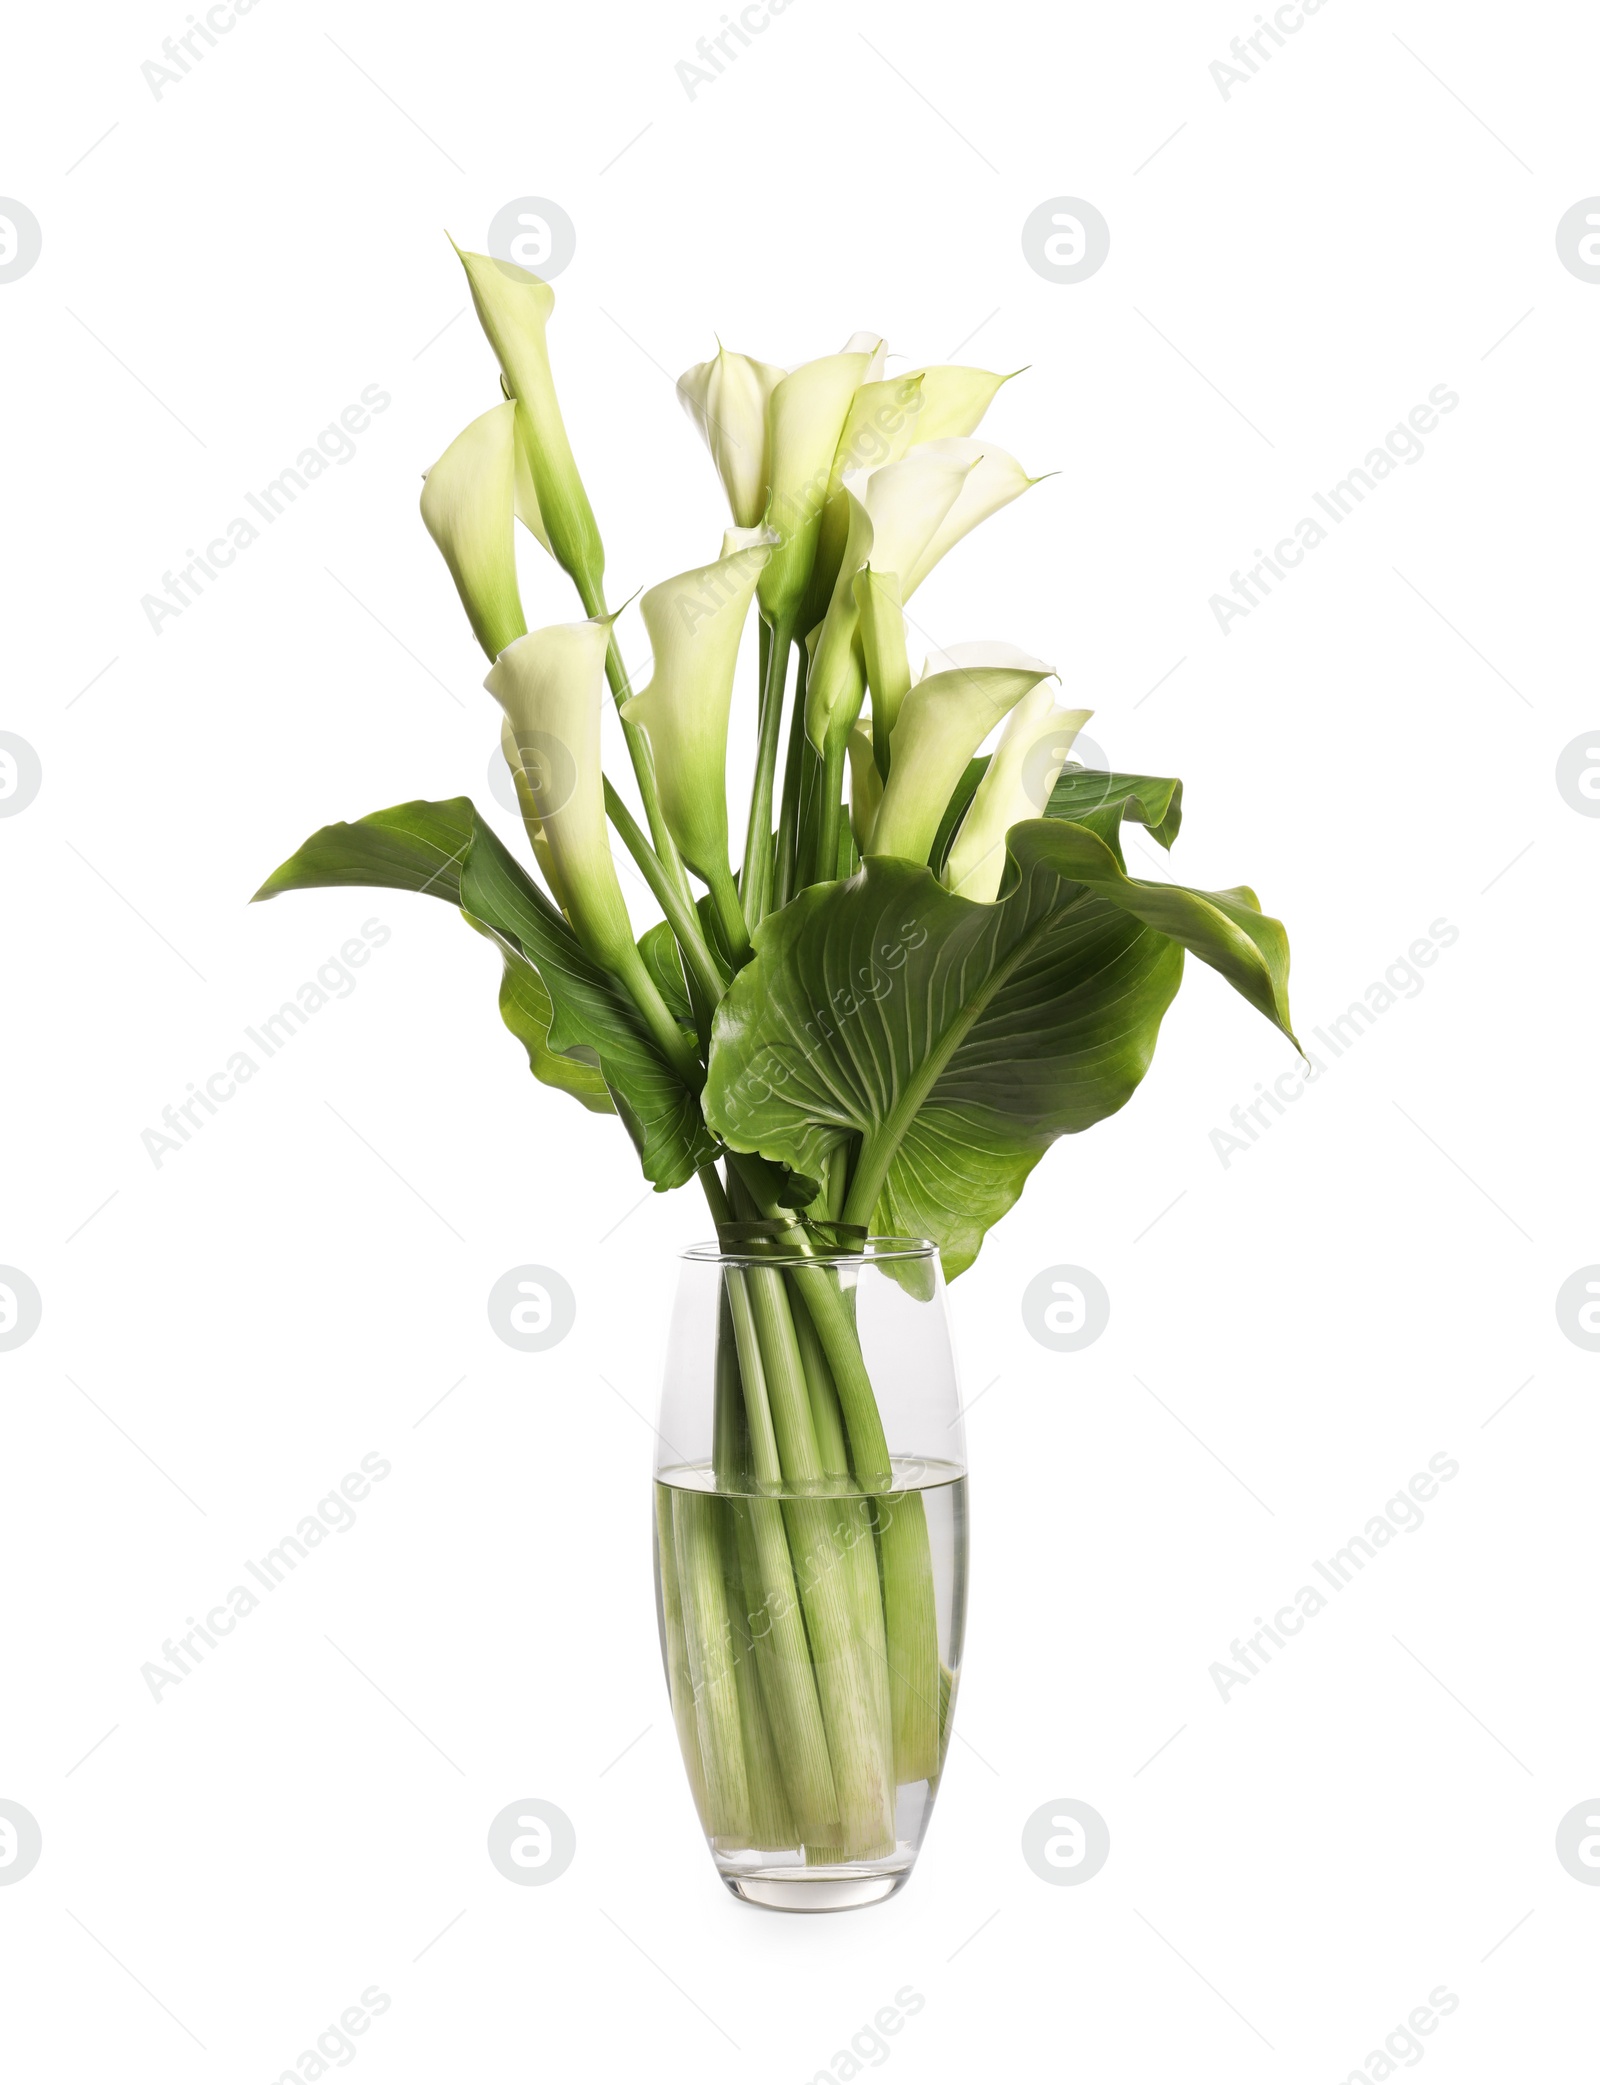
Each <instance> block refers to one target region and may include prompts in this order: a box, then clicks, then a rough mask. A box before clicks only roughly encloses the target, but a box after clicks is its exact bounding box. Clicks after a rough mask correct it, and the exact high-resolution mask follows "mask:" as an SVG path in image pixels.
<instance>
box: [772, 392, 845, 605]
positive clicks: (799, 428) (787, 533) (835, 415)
mask: <svg viewBox="0 0 1600 2085" xmlns="http://www.w3.org/2000/svg"><path fill="white" fill-rule="evenodd" d="M870 359H871V358H870V356H868V355H866V354H863V353H852V354H845V355H824V356H823V357H822V358H821V359H820V360H819V361H816V362H805V363H802V364H801V366H800V367H799V368H798V369H796V370H794V371H793V372H792V373H791V374H790V375H788V376H786V377H785V378H784V379H783V381H782V383H781V384H779V385H778V386H777V387H776V389H775V390H774V391H773V393H772V396H771V398H770V399H769V400H768V403H767V420H768V429H769V435H770V441H771V458H772V464H771V468H772V493H771V497H770V499H769V500H768V502H767V515H766V519H767V525H768V527H769V528H772V529H774V530H776V532H777V535H778V547H777V548H776V549H775V550H774V551H773V553H772V558H771V561H770V562H769V563H768V565H767V569H766V570H765V571H764V572H763V573H762V575H761V585H760V589H759V591H760V597H761V612H762V614H763V615H764V616H765V617H766V619H767V621H768V622H769V623H771V624H773V626H774V627H775V628H782V627H788V628H792V627H793V625H794V621H795V618H796V617H797V616H798V614H799V611H800V607H801V604H802V603H803V601H804V600H805V596H806V589H807V587H808V586H809V584H810V580H811V568H812V565H813V563H814V562H815V560H816V555H817V537H818V534H819V531H820V529H821V524H822V510H823V508H824V507H825V506H826V504H827V500H828V495H829V492H830V490H831V489H832V486H833V458H834V452H835V450H836V449H837V448H838V446H839V435H840V431H841V430H842V428H843V426H844V422H845V416H846V414H847V413H848V412H849V410H850V401H851V399H852V398H853V397H854V395H855V391H856V387H857V386H858V385H859V384H860V382H861V379H862V376H863V375H864V373H865V371H866V368H867V364H868V362H869V361H870Z"/></svg>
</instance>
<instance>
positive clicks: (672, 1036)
mask: <svg viewBox="0 0 1600 2085" xmlns="http://www.w3.org/2000/svg"><path fill="white" fill-rule="evenodd" d="M613 967H614V968H615V971H616V975H617V976H618V977H619V978H620V979H621V981H622V983H623V984H624V985H625V986H626V987H627V990H628V995H629V997H630V998H631V999H632V1000H633V1003H634V1005H635V1006H636V1007H638V1009H639V1012H640V1014H641V1015H642V1016H643V1018H644V1024H645V1026H646V1027H647V1028H648V1029H649V1031H650V1033H651V1036H652V1037H653V1038H654V1040H655V1044H656V1047H657V1048H658V1049H659V1050H660V1052H661V1054H662V1056H663V1057H665V1058H666V1060H667V1062H668V1063H669V1064H670V1065H671V1066H672V1068H673V1070H674V1071H675V1072H676V1073H677V1074H678V1077H679V1078H680V1079H682V1081H683V1083H684V1084H685V1085H686V1086H687V1087H688V1088H689V1090H690V1092H691V1093H698V1092H699V1091H700V1089H701V1087H702V1086H704V1084H705V1082H706V1072H705V1066H704V1065H703V1064H702V1063H701V1062H700V1059H699V1056H698V1054H697V1053H696V1051H695V1047H694V1044H693V1043H691V1042H690V1040H689V1038H688V1036H686V1035H685V1034H684V1032H683V1030H682V1029H681V1028H680V1027H679V1026H678V1024H677V1022H676V1020H674V1018H673V1015H672V1010H671V1008H670V1007H669V1006H668V1005H667V1002H666V1001H665V1000H664V999H663V998H662V996H661V992H660V989H659V987H658V986H657V984H656V981H655V979H654V978H653V977H652V976H651V975H650V973H649V971H648V970H647V969H646V968H645V964H644V957H643V956H641V955H640V953H639V951H638V950H637V949H636V948H633V947H629V948H627V949H625V950H623V951H622V953H621V954H620V956H619V958H618V960H617V962H616V964H615V965H614V966H613Z"/></svg>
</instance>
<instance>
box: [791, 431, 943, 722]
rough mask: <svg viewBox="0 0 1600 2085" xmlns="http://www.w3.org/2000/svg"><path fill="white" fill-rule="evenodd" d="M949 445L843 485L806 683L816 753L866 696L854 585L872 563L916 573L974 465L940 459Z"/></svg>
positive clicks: (876, 567) (919, 450) (852, 718)
mask: <svg viewBox="0 0 1600 2085" xmlns="http://www.w3.org/2000/svg"><path fill="white" fill-rule="evenodd" d="M948 446H949V445H948V444H939V443H934V444H931V445H929V446H928V447H926V448H917V449H913V450H912V451H911V452H910V454H909V455H908V456H905V457H904V458H902V459H901V461H900V462H898V463H890V464H885V465H884V467H883V468H882V469H881V470H876V471H873V472H871V473H870V475H865V476H858V477H857V478H856V479H855V481H854V483H855V486H856V487H857V488H859V492H860V497H859V498H857V496H856V491H855V490H852V488H851V486H850V485H849V484H846V485H845V486H844V487H843V488H842V489H841V492H840V494H839V497H840V498H841V499H843V501H844V502H845V509H846V517H847V518H846V533H845V541H844V545H843V549H842V552H841V554H840V561H839V570H838V574H837V577H836V578H835V581H834V586H833V593H832V597H831V599H830V600H829V603H828V612H827V615H826V617H825V618H824V620H823V624H822V632H821V635H820V636H819V637H818V639H817V645H816V651H815V654H814V656H813V658H812V663H811V673H810V676H809V678H808V679H807V682H806V736H807V737H808V738H809V739H810V740H811V743H812V744H813V745H814V746H815V747H816V748H817V750H818V751H819V752H822V751H825V750H826V744H825V739H826V736H827V735H829V733H830V730H831V732H832V734H833V735H835V736H842V734H843V733H847V732H848V731H849V729H850V727H851V726H852V725H853V724H854V723H855V720H856V715H857V712H858V711H859V710H860V707H861V697H862V693H863V691H864V680H863V671H864V659H863V654H862V652H861V651H860V649H859V648H858V646H857V631H858V627H859V623H860V606H859V603H858V601H857V599H856V593H855V578H856V574H857V573H858V572H860V571H861V570H862V569H863V567H865V566H866V565H867V564H868V563H869V562H870V564H871V566H872V569H873V571H874V572H881V573H884V574H890V575H893V574H898V573H900V572H903V571H911V570H913V569H914V568H915V567H916V565H917V562H918V560H919V559H920V558H921V557H922V556H923V554H924V552H925V551H926V549H927V547H928V544H929V543H930V542H931V541H932V539H933V536H934V534H935V532H936V531H937V530H938V528H939V526H940V524H941V523H942V522H943V521H944V519H945V517H946V515H947V514H948V513H949V512H950V509H951V508H952V507H953V506H954V505H955V502H956V500H957V498H958V497H959V496H960V492H961V487H962V484H963V482H964V480H965V479H966V477H967V475H968V473H969V472H970V471H971V470H972V468H973V464H972V463H971V462H969V461H966V460H963V459H956V458H952V457H949V456H947V455H944V454H943V453H941V452H942V451H943V449H944V448H946V447H948Z"/></svg>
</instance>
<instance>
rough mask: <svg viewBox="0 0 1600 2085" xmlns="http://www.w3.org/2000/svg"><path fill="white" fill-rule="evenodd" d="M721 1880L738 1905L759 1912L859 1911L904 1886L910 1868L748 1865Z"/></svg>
mask: <svg viewBox="0 0 1600 2085" xmlns="http://www.w3.org/2000/svg"><path fill="white" fill-rule="evenodd" d="M722 1879H723V1881H724V1882H725V1883H726V1884H727V1886H728V1888H729V1890H730V1891H731V1892H732V1894H733V1895H734V1896H735V1897H737V1898H738V1900H739V1902H740V1903H741V1904H754V1905H755V1906H756V1907H757V1909H758V1910H761V1911H859V1910H861V1909H862V1907H863V1906H865V1905H868V1904H882V1903H883V1902H884V1901H885V1899H886V1898H889V1897H892V1896H893V1895H894V1894H895V1892H896V1891H897V1890H902V1889H904V1888H905V1886H906V1884H907V1883H908V1882H909V1881H910V1880H911V1869H910V1867H909V1866H907V1867H904V1868H896V1869H893V1870H890V1871H887V1872H886V1871H884V1870H882V1869H868V1870H866V1871H865V1872H863V1871H862V1870H860V1869H851V1868H812V1869H805V1868H782V1869H768V1870H766V1871H765V1872H763V1871H761V1870H760V1869H748V1868H747V1869H745V1870H743V1871H742V1872H740V1873H737V1874H729V1873H726V1872H725V1873H724V1874H723V1877H722Z"/></svg>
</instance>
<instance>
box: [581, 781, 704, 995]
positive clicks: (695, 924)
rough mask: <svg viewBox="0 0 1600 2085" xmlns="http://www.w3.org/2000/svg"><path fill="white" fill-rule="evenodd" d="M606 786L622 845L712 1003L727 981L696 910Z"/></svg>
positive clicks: (608, 807) (609, 812)
mask: <svg viewBox="0 0 1600 2085" xmlns="http://www.w3.org/2000/svg"><path fill="white" fill-rule="evenodd" d="M605 789H606V816H607V817H608V818H609V819H610V820H611V823H612V824H613V825H614V826H615V827H616V829H617V833H618V836H619V837H620V839H621V841H622V844H623V846H624V847H626V848H627V850H628V852H629V853H630V854H631V855H632V856H633V858H634V860H635V861H636V862H637V863H638V865H639V873H640V875H641V876H643V878H644V880H645V882H646V883H648V884H649V886H650V895H651V896H652V897H653V898H654V899H655V901H656V903H657V904H658V905H659V906H660V907H661V910H662V911H663V912H664V913H665V914H666V916H667V921H668V924H669V925H670V926H671V928H672V931H673V934H674V936H675V938H676V940H677V943H678V946H679V948H681V949H682V951H683V958H684V961H685V962H686V963H687V964H688V965H689V967H690V969H691V971H692V973H693V976H694V980H695V982H696V984H698V986H699V988H700V991H701V994H702V996H703V997H705V998H706V999H707V1000H709V1002H710V1003H711V1005H712V1006H715V1005H716V1004H717V1002H718V1001H719V1000H720V999H721V997H722V995H723V993H724V992H725V991H726V990H727V988H728V986H727V980H726V978H724V976H723V975H722V972H721V971H720V970H719V969H718V967H717V959H716V957H715V956H714V955H713V954H712V953H711V944H710V943H709V942H708V941H707V940H706V937H705V930H704V929H703V928H702V927H701V925H700V915H699V913H698V912H696V911H695V909H694V906H693V905H692V904H691V903H690V902H689V900H688V899H687V898H685V897H684V895H683V893H682V892H681V891H680V890H679V889H678V887H677V885H676V884H675V883H674V882H673V881H672V879H671V877H669V876H668V874H667V872H666V870H665V869H664V868H663V867H662V864H661V859H660V857H659V855H657V854H656V852H655V850H654V849H653V848H652V847H651V845H650V842H649V841H648V840H647V839H646V838H645V836H644V834H643V833H642V832H641V831H640V830H639V821H638V820H637V819H636V818H635V817H634V815H633V813H632V812H631V811H630V810H629V809H628V807H627V805H626V804H625V803H624V802H623V801H622V798H621V797H620V796H618V794H617V792H616V790H615V789H613V788H612V786H611V784H610V782H609V781H608V782H607V783H606V785H605Z"/></svg>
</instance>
